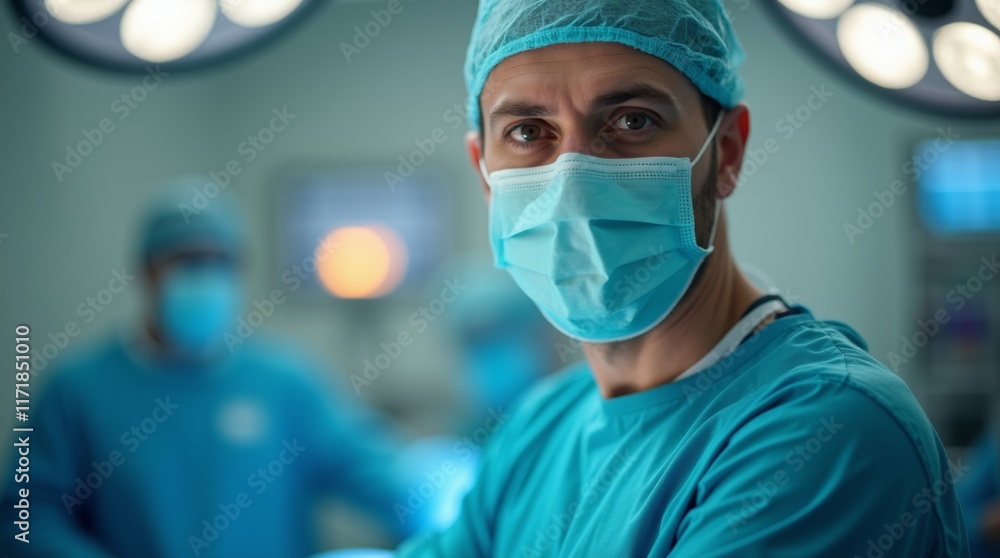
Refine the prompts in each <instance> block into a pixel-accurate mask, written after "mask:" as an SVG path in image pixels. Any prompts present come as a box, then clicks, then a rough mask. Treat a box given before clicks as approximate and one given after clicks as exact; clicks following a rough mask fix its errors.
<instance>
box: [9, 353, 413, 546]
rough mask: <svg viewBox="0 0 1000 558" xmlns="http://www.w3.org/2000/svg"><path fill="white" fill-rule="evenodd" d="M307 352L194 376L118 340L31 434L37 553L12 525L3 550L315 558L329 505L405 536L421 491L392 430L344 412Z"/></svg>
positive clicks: (59, 394)
mask: <svg viewBox="0 0 1000 558" xmlns="http://www.w3.org/2000/svg"><path fill="white" fill-rule="evenodd" d="M254 341H256V339H255V340H254ZM300 355H301V351H299V350H297V349H296V348H295V347H294V346H289V345H282V346H281V347H278V346H276V345H275V346H270V345H268V346H262V345H261V344H258V343H253V344H248V345H247V346H246V348H245V349H243V350H238V351H237V353H236V355H235V356H234V357H233V358H232V359H230V360H228V361H227V364H226V365H224V366H221V367H218V368H213V369H204V370H190V369H181V368H177V367H172V366H171V365H169V364H163V363H153V362H152V361H151V360H150V359H149V358H147V357H148V355H145V356H144V354H143V353H141V352H139V353H135V352H133V351H131V350H129V349H127V348H126V345H124V344H123V343H121V342H118V341H115V342H112V343H110V344H108V345H106V346H105V347H104V348H102V349H101V350H98V351H96V352H95V353H94V354H91V355H89V356H86V357H84V358H82V359H79V360H77V361H75V362H73V363H71V364H68V365H67V366H66V367H65V368H64V369H63V370H61V371H59V372H58V373H56V374H54V375H53V376H52V378H51V380H50V381H49V383H48V385H47V386H46V389H45V391H44V394H43V399H42V400H41V401H40V402H39V404H38V406H37V415H38V416H37V417H34V420H33V424H32V426H34V432H33V433H31V444H32V445H31V459H32V461H31V478H30V484H28V485H27V486H29V487H30V496H31V498H30V501H31V531H30V540H31V543H30V544H23V543H20V542H17V541H14V540H13V533H10V532H8V531H9V530H10V529H11V528H12V526H11V525H10V523H9V522H6V523H7V524H6V525H5V527H4V532H5V533H7V534H6V535H5V536H4V541H3V543H2V544H3V545H5V546H6V548H8V549H9V551H10V552H11V555H14V556H47V557H56V556H58V557H60V558H62V557H70V558H97V557H100V558H108V557H112V556H115V557H131V556H141V557H143V558H175V557H177V558H180V557H184V558H191V557H198V558H203V557H224V558H232V557H236V556H247V557H250V556H305V555H308V554H310V553H311V552H314V551H315V548H314V542H315V540H314V537H313V535H314V534H313V529H312V527H313V525H314V524H315V520H316V518H315V516H314V514H313V513H312V512H313V504H314V503H315V498H316V496H317V495H320V494H327V495H337V496H344V497H347V498H348V499H350V500H353V501H354V502H357V503H359V504H360V505H361V506H362V507H363V508H364V509H366V510H368V511H370V512H371V513H372V514H374V515H375V516H376V518H377V519H380V520H382V522H383V523H384V524H385V525H386V526H388V527H389V528H392V527H396V528H399V529H402V528H403V527H405V526H401V524H400V522H399V521H398V520H397V518H396V514H395V513H394V512H393V505H394V504H395V503H397V502H400V501H405V497H406V495H405V490H406V489H407V488H408V487H409V484H408V483H406V482H404V481H403V479H401V478H398V477H397V476H396V470H395V469H394V466H393V463H394V460H393V456H394V451H395V450H394V446H393V445H392V444H391V442H390V439H389V438H388V437H387V436H386V434H385V432H383V430H382V425H381V424H380V423H379V421H378V420H377V418H376V417H374V416H372V415H370V414H367V413H365V412H364V411H363V410H362V409H360V408H357V406H356V405H353V404H352V401H350V400H349V399H347V398H346V397H345V398H338V399H337V400H331V399H330V393H331V390H330V388H329V387H328V386H325V385H320V384H319V383H318V382H317V381H315V380H314V379H312V378H311V377H310V375H309V374H308V373H307V372H309V371H315V370H317V367H316V366H314V365H313V363H311V362H307V361H305V360H303V359H302V358H301V356H300ZM10 498H11V495H10V494H8V497H7V501H6V502H5V503H4V509H7V510H10V509H12V508H11V506H12V505H13V502H12V500H11V499H10ZM411 524H412V523H411Z"/></svg>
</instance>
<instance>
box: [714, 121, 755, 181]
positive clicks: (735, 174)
mask: <svg viewBox="0 0 1000 558" xmlns="http://www.w3.org/2000/svg"><path fill="white" fill-rule="evenodd" d="M748 137H750V109H749V107H748V106H747V104H746V103H740V104H738V105H736V107H734V108H732V109H730V110H729V111H727V112H726V115H725V116H723V117H722V124H720V125H719V133H718V137H717V138H716V140H715V141H716V145H717V146H718V149H719V157H718V165H719V166H718V168H717V169H716V172H717V173H718V174H717V176H718V190H717V192H716V197H717V198H718V199H721V200H724V199H726V198H728V197H729V196H731V195H732V194H733V191H735V190H736V186H737V185H738V184H739V180H740V169H742V168H743V154H744V152H745V151H746V147H747V138H748Z"/></svg>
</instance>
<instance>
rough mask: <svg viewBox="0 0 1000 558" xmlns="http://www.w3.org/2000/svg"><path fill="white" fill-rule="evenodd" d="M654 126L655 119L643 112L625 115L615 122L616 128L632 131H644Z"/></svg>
mask: <svg viewBox="0 0 1000 558" xmlns="http://www.w3.org/2000/svg"><path fill="white" fill-rule="evenodd" d="M653 124H654V122H653V119H652V118H650V117H649V116H647V115H646V114H643V113H641V112H629V113H626V114H623V115H621V116H620V117H619V118H618V120H616V121H615V122H614V125H615V128H618V129H619V130H631V131H639V130H644V129H646V128H648V127H650V126H652V125H653Z"/></svg>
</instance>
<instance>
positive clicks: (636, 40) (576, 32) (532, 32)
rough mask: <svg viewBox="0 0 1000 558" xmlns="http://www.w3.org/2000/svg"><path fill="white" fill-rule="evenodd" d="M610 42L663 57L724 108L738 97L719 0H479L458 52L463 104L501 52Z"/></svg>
mask: <svg viewBox="0 0 1000 558" xmlns="http://www.w3.org/2000/svg"><path fill="white" fill-rule="evenodd" d="M584 42H611V43H621V44H624V45H628V46H630V47H632V48H635V49H638V50H640V51H642V52H645V53H647V54H651V55H653V56H656V57H657V58H659V59H661V60H663V61H665V62H667V63H668V64H670V65H671V66H673V67H674V68H677V69H678V70H679V71H681V72H682V73H683V74H684V75H686V76H687V77H688V79H690V80H691V81H692V82H693V83H694V85H695V86H696V87H697V88H698V89H699V90H701V92H702V93H704V94H705V95H707V96H709V97H711V98H712V99H715V100H716V101H718V102H719V103H720V104H721V105H722V106H724V107H726V108H732V107H733V106H735V105H736V104H737V103H739V102H740V100H741V99H742V97H743V81H742V80H741V79H740V77H739V75H738V74H737V73H736V69H737V67H738V66H739V65H740V63H741V62H742V61H743V58H744V53H743V49H742V47H741V46H740V44H739V41H738V40H737V39H736V34H735V33H734V31H733V29H732V26H731V25H730V23H729V19H728V18H727V17H726V15H725V13H724V11H723V8H722V5H721V4H720V0H480V3H479V13H478V15H477V16H476V23H475V26H474V27H473V29H472V40H471V42H470V43H469V50H468V52H467V53H466V59H465V83H466V86H467V87H468V91H469V100H468V110H469V118H470V124H471V125H472V128H473V129H476V130H480V129H481V128H482V119H481V115H480V112H479V96H480V94H482V92H483V85H484V84H485V83H486V78H487V77H489V75H490V72H491V71H493V68H495V67H496V66H497V65H498V64H500V63H501V62H503V61H504V60H505V59H506V58H507V57H509V56H513V55H515V54H518V53H520V52H525V51H528V50H535V49H539V48H542V47H546V46H549V45H554V44H559V43H584Z"/></svg>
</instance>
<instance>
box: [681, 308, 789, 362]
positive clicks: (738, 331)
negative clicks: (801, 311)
mask: <svg viewBox="0 0 1000 558" xmlns="http://www.w3.org/2000/svg"><path fill="white" fill-rule="evenodd" d="M787 308H788V307H787V306H786V305H785V303H784V302H782V301H781V300H769V301H767V302H765V303H764V304H761V305H760V306H758V307H756V308H754V309H753V310H751V311H750V312H748V313H747V315H746V316H743V318H742V319H741V320H740V321H738V322H736V325H734V326H733V327H732V328H730V330H729V331H728V332H727V333H726V334H725V335H724V336H723V337H722V339H720V340H719V342H718V343H716V344H715V346H714V347H712V350H711V351H708V353H706V354H705V356H703V357H701V360H699V361H698V362H696V363H694V365H693V366H691V368H688V369H687V370H685V371H684V372H682V373H681V375H680V376H677V377H676V378H674V381H677V380H680V379H682V378H687V377H688V376H693V375H694V374H697V373H698V372H701V371H702V370H704V369H706V368H708V367H709V366H712V365H713V364H715V363H716V362H719V361H720V360H722V359H724V358H726V357H727V356H729V355H730V354H731V353H732V352H733V351H735V350H736V347H739V346H740V343H741V342H743V339H744V338H746V336H748V335H750V334H751V333H753V332H754V330H756V329H757V328H758V327H760V325H761V324H762V323H764V321H765V320H767V318H768V317H769V316H771V314H774V313H775V312H779V311H781V310H786V309H787Z"/></svg>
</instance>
